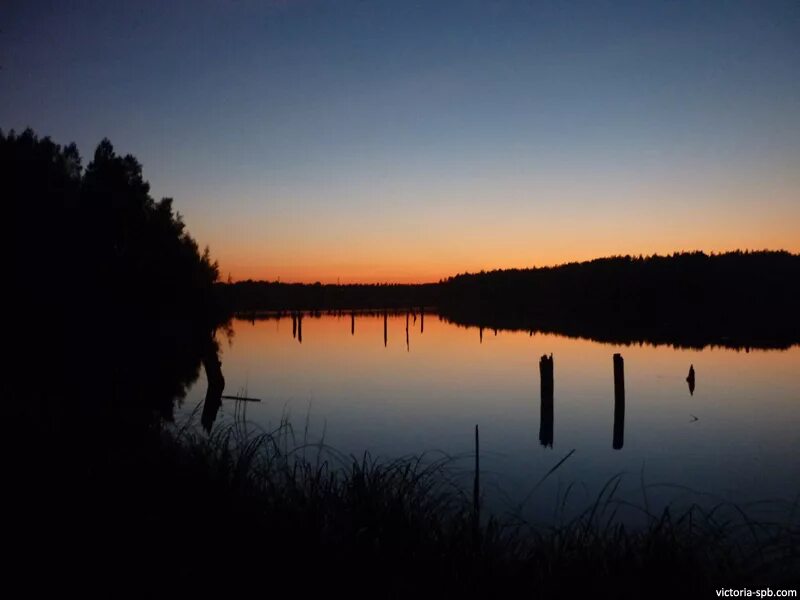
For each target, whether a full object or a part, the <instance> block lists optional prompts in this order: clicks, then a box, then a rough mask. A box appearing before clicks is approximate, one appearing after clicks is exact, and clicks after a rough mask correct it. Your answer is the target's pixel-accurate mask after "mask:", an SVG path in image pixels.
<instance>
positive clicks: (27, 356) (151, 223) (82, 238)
mask: <svg viewBox="0 0 800 600" xmlns="http://www.w3.org/2000/svg"><path fill="white" fill-rule="evenodd" d="M0 176H1V177H2V185H3V190H4V193H3V202H4V205H5V207H6V209H7V211H6V215H7V217H6V218H5V219H4V220H3V228H4V229H5V231H4V236H3V243H4V244H6V246H7V254H6V256H12V257H13V261H12V264H11V270H10V277H9V278H8V280H7V283H8V285H9V288H10V290H11V292H10V293H9V294H7V299H8V300H10V306H9V308H10V311H9V313H8V314H9V315H11V318H10V319H8V320H7V323H8V325H7V328H8V329H7V331H8V332H9V333H11V335H12V339H14V340H15V356H14V362H15V368H14V374H15V378H16V379H18V380H19V382H20V383H19V385H20V386H23V387H26V386H30V385H31V382H37V387H38V388H39V389H40V391H41V392H42V393H43V394H46V393H49V392H51V391H52V395H53V396H58V397H60V398H62V400H63V401H64V402H69V403H70V405H71V406H77V405H79V404H91V405H92V406H93V407H97V406H100V405H102V406H108V405H114V404H115V403H120V402H123V401H124V400H130V403H132V404H138V405H140V406H141V407H156V406H157V407H159V408H161V409H163V411H164V412H166V413H168V412H169V411H170V410H171V406H172V401H173V398H174V397H175V396H176V395H177V396H180V394H181V392H182V390H183V389H184V388H185V387H186V385H188V383H189V382H191V381H193V379H194V378H196V377H197V372H198V368H199V364H200V358H201V355H202V353H203V351H204V350H207V349H208V344H209V343H213V340H212V338H211V331H212V329H213V328H214V326H215V325H216V323H217V322H218V321H219V320H220V319H222V318H224V314H223V313H222V311H221V309H220V305H219V303H218V301H217V298H216V296H215V293H214V289H213V284H214V282H215V281H216V279H217V276H218V269H217V264H216V263H215V262H214V261H213V260H212V259H211V257H210V254H209V251H208V249H206V250H204V251H202V250H200V248H199V247H198V244H197V242H196V241H195V240H194V239H193V238H192V236H191V235H190V234H189V233H188V231H187V230H186V228H185V226H184V223H183V221H182V220H181V217H180V215H179V214H177V213H175V211H174V209H173V203H172V199H170V198H164V199H161V200H158V201H157V200H155V199H154V198H153V197H152V196H151V195H150V186H149V184H148V183H147V181H146V180H145V179H144V177H143V175H142V166H141V164H140V163H139V162H138V161H137V160H136V158H134V157H133V156H131V155H119V154H117V153H116V152H115V150H114V147H113V146H112V144H111V142H110V141H108V140H107V139H106V140H103V141H101V142H100V143H99V145H98V146H97V149H96V150H95V152H94V155H93V157H92V160H91V161H90V162H89V164H88V165H87V166H86V167H85V168H84V167H83V164H82V159H81V156H80V154H79V153H78V150H77V148H76V146H75V145H74V144H70V145H67V146H61V145H59V144H56V143H55V142H53V141H52V140H51V139H50V138H48V137H43V138H40V137H39V136H37V135H36V134H35V133H34V132H33V131H32V130H30V129H27V130H25V131H24V132H22V133H21V134H16V133H15V132H14V131H11V132H8V133H4V132H2V131H0ZM9 330H10V331H9ZM47 386H52V387H53V388H55V389H53V390H45V389H44V388H46V387H47ZM73 386H74V388H77V389H73ZM99 390H102V394H103V395H104V396H103V398H97V394H96V392H98V393H100V392H99ZM110 397H113V398H110Z"/></svg>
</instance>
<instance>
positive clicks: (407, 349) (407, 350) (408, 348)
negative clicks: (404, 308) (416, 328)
mask: <svg viewBox="0 0 800 600" xmlns="http://www.w3.org/2000/svg"><path fill="white" fill-rule="evenodd" d="M406 352H411V346H410V345H409V343H408V313H406Z"/></svg>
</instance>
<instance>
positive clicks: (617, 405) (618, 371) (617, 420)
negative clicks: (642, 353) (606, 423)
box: [613, 354, 625, 450]
mask: <svg viewBox="0 0 800 600" xmlns="http://www.w3.org/2000/svg"><path fill="white" fill-rule="evenodd" d="M624 444H625V361H623V359H622V355H621V354H615V355H614V441H613V448H614V450H621V449H622V446H623V445H624Z"/></svg>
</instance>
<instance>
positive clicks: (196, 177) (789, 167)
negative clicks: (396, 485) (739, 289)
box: [0, 0, 800, 283]
mask: <svg viewBox="0 0 800 600" xmlns="http://www.w3.org/2000/svg"><path fill="white" fill-rule="evenodd" d="M26 126H30V127H32V128H33V129H34V130H35V131H36V132H37V133H39V134H40V135H50V136H51V137H52V138H53V139H54V140H55V141H56V142H58V143H69V142H71V141H75V142H76V143H77V144H78V147H79V148H80V150H81V153H82V155H83V157H84V164H88V162H89V161H90V159H91V156H92V153H93V151H94V147H95V145H96V144H97V142H99V141H100V140H101V139H102V138H103V137H108V138H110V139H111V141H112V142H113V144H114V145H115V147H116V149H117V151H118V152H120V153H123V154H124V153H131V154H134V155H135V156H136V157H137V158H138V159H139V160H140V161H141V162H142V163H143V165H144V175H145V178H146V179H148V180H149V181H150V183H151V186H152V194H153V195H154V196H155V197H156V198H160V197H162V196H171V197H174V198H175V205H176V207H177V208H178V210H179V211H180V212H181V214H182V215H183V216H184V219H185V221H186V223H187V225H188V227H189V229H190V231H191V232H192V234H193V235H194V236H195V238H197V240H198V241H199V242H200V244H201V245H206V244H208V245H209V246H210V247H211V251H212V253H213V255H214V256H215V257H216V258H217V259H218V260H219V263H220V268H221V273H222V276H223V278H227V276H228V275H229V274H230V276H231V277H232V278H233V279H243V278H248V277H251V278H258V279H277V278H280V280H281V281H316V280H320V281H323V282H336V281H337V280H339V281H341V282H342V283H350V282H386V281H397V282H415V281H419V282H422V281H436V280H438V279H439V278H441V277H445V276H448V275H451V274H455V273H458V272H464V271H476V270H480V269H490V268H499V267H526V266H534V265H544V264H553V263H560V262H565V261H569V260H578V259H588V258H593V257H596V256H604V255H610V254H626V253H630V254H637V255H638V254H640V253H641V254H651V253H655V252H658V253H668V252H673V251H676V250H694V249H699V250H705V251H720V250H726V249H735V248H743V249H744V248H750V249H760V248H775V249H777V248H784V249H787V250H791V251H794V252H800V2H798V1H796V0H789V1H786V2H779V1H768V0H764V1H755V0H750V1H745V2H737V1H724V2H709V1H704V2H697V1H692V2H681V1H669V2H653V1H644V0H639V1H634V2H604V1H599V0H593V1H590V2H556V1H552V2H538V1H533V0H528V1H521V0H520V1H515V0H507V1H506V0H495V1H488V0H487V1H481V2H478V1H469V0H465V1H460V2H449V1H433V0H430V1H425V2H408V1H401V0H397V1H393V2H382V1H375V2H372V1H366V0H364V1H348V0H283V1H277V0H276V1H272V2H263V1H261V2H259V1H249V0H243V1H239V2H207V1H195V2H144V1H137V2H126V3H114V2H108V1H98V2H80V1H79V2H69V3H68V2H60V1H54V2H17V1H14V0H12V1H10V2H8V1H6V2H3V3H2V5H0V128H2V129H3V130H4V131H7V130H9V129H16V130H21V129H23V128H25V127H26Z"/></svg>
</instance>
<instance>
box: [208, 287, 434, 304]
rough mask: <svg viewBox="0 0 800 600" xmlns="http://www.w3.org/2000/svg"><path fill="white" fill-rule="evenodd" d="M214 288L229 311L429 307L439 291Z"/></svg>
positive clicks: (410, 288) (418, 288) (387, 288)
mask: <svg viewBox="0 0 800 600" xmlns="http://www.w3.org/2000/svg"><path fill="white" fill-rule="evenodd" d="M216 289H217V292H218V294H219V296H220V300H221V302H222V304H223V305H224V306H226V307H227V308H228V309H229V310H230V311H232V312H258V311H267V310H344V309H373V308H387V309H402V308H419V307H431V306H435V305H436V304H437V302H438V292H439V286H438V284H422V285H403V284H383V285H365V284H351V285H333V284H324V285H323V284H321V283H315V284H310V285H309V284H300V283H279V282H270V281H252V280H248V281H240V282H236V283H218V284H217V286H216Z"/></svg>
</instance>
